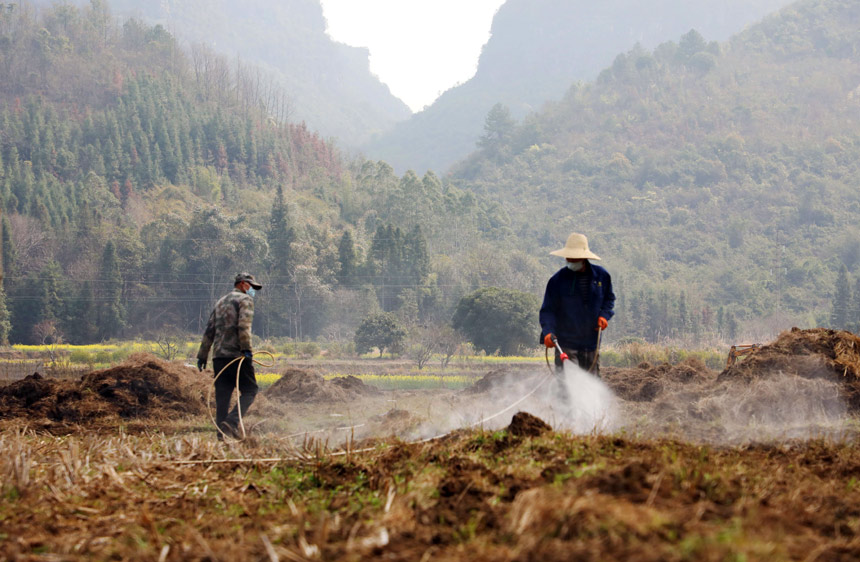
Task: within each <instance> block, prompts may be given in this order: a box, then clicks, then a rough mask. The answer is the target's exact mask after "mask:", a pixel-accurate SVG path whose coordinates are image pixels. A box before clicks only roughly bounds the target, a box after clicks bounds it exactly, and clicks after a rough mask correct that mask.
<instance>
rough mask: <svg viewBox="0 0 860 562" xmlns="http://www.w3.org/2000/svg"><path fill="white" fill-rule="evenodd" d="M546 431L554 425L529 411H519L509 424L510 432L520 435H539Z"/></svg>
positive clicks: (550, 429)
mask: <svg viewBox="0 0 860 562" xmlns="http://www.w3.org/2000/svg"><path fill="white" fill-rule="evenodd" d="M545 431H552V427H550V425H549V424H548V423H546V422H545V421H543V420H542V419H540V418H538V417H536V416H533V415H531V414H529V413H527V412H517V413H516V414H514V417H513V418H512V419H511V424H510V425H509V426H508V433H510V434H511V435H517V436H519V437H537V436H538V435H540V434H541V433H543V432H545Z"/></svg>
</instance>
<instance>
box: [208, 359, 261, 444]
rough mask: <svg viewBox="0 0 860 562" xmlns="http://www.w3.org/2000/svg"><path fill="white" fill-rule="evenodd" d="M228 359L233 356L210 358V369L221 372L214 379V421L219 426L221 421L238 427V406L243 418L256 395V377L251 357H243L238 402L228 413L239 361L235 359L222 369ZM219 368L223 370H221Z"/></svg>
mask: <svg viewBox="0 0 860 562" xmlns="http://www.w3.org/2000/svg"><path fill="white" fill-rule="evenodd" d="M230 361H233V358H228V359H212V369H213V370H214V371H215V374H216V375H218V373H221V375H220V376H219V377H218V378H217V379H216V380H215V423H216V424H218V426H220V425H221V422H227V423H228V424H230V425H231V426H232V427H234V428H237V427H239V407H241V408H242V417H243V418H244V417H245V416H247V415H248V409H249V408H250V407H251V404H253V403H254V398H256V397H257V390H258V389H257V378H256V377H255V376H254V362H253V361H252V360H251V359H244V360H243V361H242V371H241V372H240V373H239V402H238V404H236V406H234V407H233V411H232V412H230V413H229V414H228V413H227V410H228V409H229V408H230V399H231V398H232V397H233V390H235V389H236V369H238V368H239V361H238V360H236V362H235V363H233V364H232V365H230V366H229V367H227V368H226V369H224V366H225V365H227V364H228V363H230ZM221 369H224V371H223V372H222V371H221Z"/></svg>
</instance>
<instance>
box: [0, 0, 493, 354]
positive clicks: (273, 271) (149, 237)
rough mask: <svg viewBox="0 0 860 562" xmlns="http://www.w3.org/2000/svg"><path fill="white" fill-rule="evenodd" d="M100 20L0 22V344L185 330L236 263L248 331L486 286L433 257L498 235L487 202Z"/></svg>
mask: <svg viewBox="0 0 860 562" xmlns="http://www.w3.org/2000/svg"><path fill="white" fill-rule="evenodd" d="M113 21H114V19H113V17H112V16H111V14H110V12H109V10H108V9H107V7H106V6H105V5H104V4H103V3H99V2H93V3H92V4H91V5H90V6H89V7H87V8H85V9H78V8H75V7H74V6H70V5H58V6H57V7H55V8H52V9H49V10H44V11H43V12H41V13H40V14H39V15H38V16H37V15H36V13H35V11H34V10H33V9H32V8H31V7H29V6H28V5H15V6H14V7H13V8H11V9H5V10H4V11H3V12H2V14H0V42H2V44H3V45H4V49H3V51H2V53H0V197H2V203H3V209H4V210H5V216H4V219H3V228H2V240H3V250H4V267H5V272H6V279H5V291H6V293H7V294H8V309H7V307H3V306H0V339H3V340H5V339H6V338H7V337H10V338H11V339H12V341H16V342H45V341H56V340H57V339H58V338H64V339H66V340H68V341H72V342H74V343H84V342H90V341H98V340H102V339H106V338H110V337H117V336H121V335H128V336H134V335H139V334H141V333H145V332H148V331H154V332H155V333H162V332H164V331H165V330H169V329H181V330H192V331H199V330H200V328H201V323H205V320H206V318H207V317H208V311H209V308H210V307H211V304H212V303H213V302H214V300H215V299H216V298H217V297H218V296H220V294H221V293H222V292H225V291H226V290H228V288H229V287H230V286H231V282H232V277H233V275H235V273H236V272H238V271H241V270H252V271H256V272H257V273H258V275H260V278H261V279H262V280H263V282H264V283H265V284H266V290H265V291H264V292H263V294H262V295H261V297H260V306H259V312H258V315H257V317H256V321H257V325H256V326H255V332H256V333H259V334H261V335H263V336H265V337H272V336H292V337H296V338H301V337H307V336H313V337H316V336H320V335H329V336H330V337H343V338H346V339H351V337H352V334H353V332H354V329H355V326H356V325H357V323H358V322H359V321H360V320H361V319H362V318H363V316H364V315H366V314H368V313H370V312H373V311H374V310H378V309H379V308H382V309H384V310H393V309H400V308H402V309H403V310H404V312H403V313H402V316H403V318H404V321H406V320H408V321H416V320H417V319H418V318H419V317H420V318H425V319H426V318H428V317H429V316H430V315H431V314H437V315H439V314H440V312H439V311H442V313H444V312H445V310H446V309H447V307H450V306H452V302H455V301H456V299H457V298H459V295H461V294H462V293H463V292H465V291H466V290H467V289H468V288H469V287H471V286H475V285H478V284H480V283H482V282H486V281H487V279H483V280H481V279H477V278H476V277H475V275H478V274H480V272H481V271H484V270H485V269H486V268H485V262H477V266H476V267H478V268H481V269H478V270H477V272H476V273H474V274H473V272H472V271H470V270H469V269H468V268H455V267H453V266H450V265H446V262H447V261H448V260H451V259H454V258H455V257H456V256H458V255H459V254H461V253H464V252H467V251H472V250H473V248H474V247H475V246H478V245H479V244H477V238H478V237H479V232H481V231H485V232H489V231H494V232H495V231H497V230H498V227H499V225H502V224H504V216H503V215H502V214H500V212H499V211H498V210H497V208H496V206H495V205H494V204H491V203H487V202H485V201H483V200H482V199H481V198H479V197H475V196H474V195H473V194H471V193H467V192H461V191H459V190H457V189H456V188H453V187H452V186H450V185H448V184H447V183H443V182H441V181H440V180H439V179H438V178H436V176H434V175H433V174H427V175H425V176H424V177H423V178H419V177H417V176H415V175H414V174H406V175H404V176H403V177H402V178H400V177H397V176H396V175H395V174H394V173H393V170H392V169H391V167H390V166H388V165H386V164H384V163H374V162H362V161H358V162H348V161H346V160H344V159H343V157H342V156H341V155H340V154H338V152H337V151H336V150H335V149H334V148H333V147H332V145H331V144H329V143H327V142H325V141H323V140H322V139H321V138H320V137H319V136H318V135H317V134H316V133H313V132H311V131H309V130H308V129H307V127H305V126H304V125H298V124H294V123H289V122H285V121H281V120H278V119H277V117H278V116H279V115H280V116H282V113H281V112H280V106H279V104H278V99H279V98H278V97H277V96H275V95H272V94H273V93H276V92H275V91H274V90H267V89H261V88H259V87H258V86H259V85H260V83H259V82H258V80H257V77H258V76H259V74H258V71H257V69H255V68H254V67H251V66H240V67H236V68H235V69H233V68H231V65H230V64H229V63H228V62H227V61H226V59H223V58H220V57H218V56H217V55H215V54H214V53H211V52H204V53H201V52H196V53H195V52H194V51H192V52H191V53H190V54H187V52H186V51H184V50H183V49H181V48H179V46H178V45H177V43H176V40H175V39H174V38H173V37H172V36H171V35H170V34H169V33H168V32H167V31H166V30H165V29H164V28H163V27H161V26H154V27H150V26H148V25H146V24H144V23H142V22H140V21H138V20H133V19H132V20H128V21H127V22H125V23H124V24H123V25H122V26H121V27H118V26H116V25H115V24H114V23H113ZM470 238H471V239H474V240H475V242H474V243H470V244H466V245H464V244H463V241H464V240H469V239H470ZM428 240H430V241H432V242H428ZM438 254H444V255H445V256H446V257H445V259H444V260H442V263H441V265H437V266H436V267H435V270H434V271H431V268H430V262H431V256H435V255H438ZM377 291H378V295H377V294H376V292H377ZM443 315H444V314H443ZM10 321H11V325H10ZM10 330H11V331H10ZM324 330H328V331H327V332H326V333H325V334H323V332H324Z"/></svg>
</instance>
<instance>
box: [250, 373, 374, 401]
mask: <svg viewBox="0 0 860 562" xmlns="http://www.w3.org/2000/svg"><path fill="white" fill-rule="evenodd" d="M353 378H355V377H353ZM358 382H361V381H358ZM362 384H363V383H362ZM352 394H354V393H348V392H347V390H345V389H343V388H341V387H340V386H338V385H337V384H334V382H332V381H327V380H325V379H324V378H322V376H320V375H318V374H316V373H311V372H308V371H303V370H302V369H287V370H286V371H285V372H284V373H283V375H282V376H281V378H280V379H278V381H277V382H276V383H275V384H273V385H272V386H271V387H269V390H267V391H266V396H267V397H268V398H269V399H274V400H280V401H282V402H343V401H345V400H347V399H348V398H349V397H350V396H351V395H352Z"/></svg>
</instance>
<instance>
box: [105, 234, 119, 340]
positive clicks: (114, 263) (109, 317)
mask: <svg viewBox="0 0 860 562" xmlns="http://www.w3.org/2000/svg"><path fill="white" fill-rule="evenodd" d="M99 279H100V282H101V287H100V291H99V306H98V311H99V314H98V322H99V326H98V334H99V338H100V339H103V340H104V339H107V338H110V337H116V336H118V335H119V333H120V331H121V330H122V329H123V328H124V327H125V307H124V306H123V304H122V273H121V272H120V269H119V261H118V260H117V257H116V247H115V246H114V243H113V241H112V240H109V241H108V243H107V244H105V249H104V253H103V254H102V264H101V271H100V273H99Z"/></svg>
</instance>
